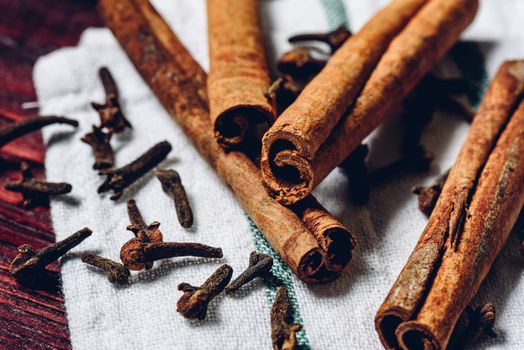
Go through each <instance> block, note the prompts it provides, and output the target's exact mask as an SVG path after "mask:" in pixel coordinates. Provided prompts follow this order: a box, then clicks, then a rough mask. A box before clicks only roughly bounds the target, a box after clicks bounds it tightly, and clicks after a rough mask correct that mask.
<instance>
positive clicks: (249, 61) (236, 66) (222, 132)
mask: <svg viewBox="0 0 524 350" xmlns="http://www.w3.org/2000/svg"><path fill="white" fill-rule="evenodd" d="M258 5H259V2H258V0H208V1H207V14H208V35H209V62H210V71H209V77H208V85H207V86H208V91H209V109H210V114H211V120H212V122H213V126H214V130H215V136H216V138H217V141H218V143H220V145H222V146H223V147H225V148H231V147H236V146H238V145H239V144H240V143H241V142H242V140H243V139H244V136H245V134H246V132H247V131H248V129H249V127H250V126H253V124H256V123H263V122H265V123H266V124H267V125H268V126H269V125H270V124H271V123H273V121H274V120H275V118H276V113H275V110H274V108H273V106H272V105H271V104H270V102H269V101H268V99H267V98H266V97H265V92H266V91H267V90H268V88H269V86H270V83H271V82H270V81H271V79H270V76H269V69H268V66H267V60H266V55H265V52H266V50H265V48H264V38H263V33H262V29H261V26H260V19H259V14H258Z"/></svg>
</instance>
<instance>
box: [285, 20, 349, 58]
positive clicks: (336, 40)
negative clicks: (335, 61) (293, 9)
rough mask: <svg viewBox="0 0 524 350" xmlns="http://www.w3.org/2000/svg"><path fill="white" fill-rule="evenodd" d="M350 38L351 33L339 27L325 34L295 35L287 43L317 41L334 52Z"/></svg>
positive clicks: (343, 27)
mask: <svg viewBox="0 0 524 350" xmlns="http://www.w3.org/2000/svg"><path fill="white" fill-rule="evenodd" d="M349 37H351V32H350V31H349V30H348V29H347V28H346V27H345V26H340V27H338V28H337V29H335V30H333V31H330V32H327V33H308V34H297V35H293V36H292V37H290V38H289V42H290V43H292V44H296V43H300V42H304V41H319V42H322V43H326V44H328V45H329V48H330V49H331V52H335V51H336V50H337V49H338V48H339V47H341V46H342V44H344V43H345V42H346V40H347V39H349Z"/></svg>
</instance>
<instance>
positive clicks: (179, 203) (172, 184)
mask: <svg viewBox="0 0 524 350" xmlns="http://www.w3.org/2000/svg"><path fill="white" fill-rule="evenodd" d="M156 177H157V178H158V180H159V181H160V183H161V184H162V189H163V190H164V192H166V193H167V194H169V195H170V196H171V197H173V200H174V202H175V208H176V215H177V217H178V222H179V223H180V225H181V226H182V227H184V228H189V227H191V225H193V212H192V210H191V205H190V204H189V200H188V199H187V195H186V190H185V189H184V186H183V185H182V180H181V179H180V174H178V172H177V171H176V170H173V169H158V170H157V171H156Z"/></svg>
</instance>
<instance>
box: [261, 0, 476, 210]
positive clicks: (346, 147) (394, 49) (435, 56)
mask: <svg viewBox="0 0 524 350" xmlns="http://www.w3.org/2000/svg"><path fill="white" fill-rule="evenodd" d="M424 3H425V4H426V5H425V6H423V7H422V8H421V9H420V10H419V11H418V12H417V13H416V14H415V15H414V17H413V18H412V19H411V21H410V22H409V23H408V24H407V25H406V27H405V28H404V29H403V30H402V31H401V32H400V34H399V35H398V36H397V37H395V38H394V39H393V40H392V41H391V43H390V44H389V46H388V47H387V50H385V52H384V55H382V57H381V58H380V61H379V62H378V64H377V65H376V68H375V69H374V71H373V72H372V73H371V75H370V77H369V79H368V80H367V82H366V83H365V85H364V87H363V90H362V92H360V95H359V96H358V98H357V99H356V101H354V104H353V106H352V107H351V108H350V109H349V111H348V112H347V114H346V115H344V116H343V117H342V118H340V115H339V113H343V112H344V110H345V109H346V108H347V107H349V105H348V104H347V103H349V104H351V103H352V102H353V99H354V97H355V94H356V93H355V94H352V95H345V94H341V95H340V96H339V97H340V98H341V99H342V100H345V101H346V100H349V102H347V101H346V102H347V103H345V104H341V102H338V100H337V99H336V98H333V99H331V98H327V96H325V92H324V91H325V90H328V89H338V81H340V80H341V78H340V76H344V75H345V74H344V73H343V72H341V71H338V75H336V79H333V77H332V78H331V79H330V81H329V84H328V86H326V87H325V88H324V89H322V90H320V89H319V90H318V91H314V93H315V94H316V95H318V96H321V97H322V99H324V100H327V101H329V104H328V105H327V106H323V107H322V111H324V112H325V113H327V114H333V115H337V116H338V117H337V118H340V119H341V120H340V122H339V123H338V124H337V125H336V126H335V124H336V122H337V121H339V119H336V120H335V121H333V120H332V119H331V118H324V117H322V118H320V119H319V122H318V123H317V124H311V123H310V122H309V120H310V119H311V118H310V117H309V115H308V114H304V115H306V116H308V118H300V117H296V118H294V119H293V121H292V122H290V123H289V124H290V125H291V126H290V130H291V131H290V132H289V133H282V132H280V131H278V132H274V131H275V130H277V129H276V128H277V127H278V123H279V122H284V121H285V120H286V119H284V118H283V117H282V118H279V119H278V121H277V122H276V123H275V125H277V126H274V127H273V128H272V130H270V131H268V133H267V134H266V135H265V137H264V147H263V152H262V172H263V181H264V185H265V187H266V189H267V190H268V192H269V193H270V195H271V196H273V197H274V198H276V199H277V200H278V201H279V202H280V203H283V204H285V205H290V204H293V203H295V202H297V201H298V200H301V199H303V198H304V197H306V196H307V195H308V194H309V193H311V191H312V190H313V188H314V187H316V185H318V184H319V183H320V182H321V181H322V180H323V179H324V178H325V177H326V176H327V175H328V174H329V173H330V172H331V171H332V170H333V169H334V168H335V167H337V166H338V165H339V164H340V163H342V162H343V161H344V159H346V158H347V157H348V156H349V155H350V154H351V153H352V152H353V151H354V150H355V149H356V148H357V147H358V146H359V145H360V144H361V142H362V140H363V139H364V138H365V137H366V136H367V135H369V134H370V133H371V131H373V130H374V129H375V128H376V127H377V126H378V125H379V124H380V123H381V122H382V121H383V120H384V119H385V118H386V117H387V116H389V115H391V114H392V113H391V112H392V110H393V109H394V108H395V107H396V106H398V105H399V104H400V103H401V102H402V100H403V99H404V98H405V97H406V96H407V95H408V94H409V93H410V91H411V90H413V88H414V87H415V86H416V84H417V83H418V82H419V81H420V80H421V79H422V78H423V77H424V76H425V75H426V74H427V73H428V72H429V70H430V69H431V67H433V65H434V64H435V63H436V62H438V61H439V60H440V59H441V58H442V57H443V56H444V55H445V53H446V52H447V51H448V50H449V49H450V48H451V47H452V46H453V44H454V43H455V42H456V41H457V39H458V37H459V36H460V33H461V32H462V31H463V30H464V29H465V28H466V27H467V25H468V24H469V23H470V22H471V21H472V20H473V18H474V17H475V14H476V11H477V8H478V0H432V1H429V2H424ZM391 6H392V5H391ZM384 11H386V10H384ZM358 35H359V34H356V35H355V36H354V37H358ZM354 37H353V38H354ZM353 38H351V39H349V40H348V45H349V43H350V42H352V40H353ZM371 47H373V46H371ZM367 48H368V49H369V47H367ZM343 49H344V47H342V48H340V49H339V51H340V50H343ZM373 50H375V48H374V47H373ZM339 51H337V53H336V54H335V55H337V54H338V52H339ZM366 54H367V52H366ZM329 65H330V64H329V63H328V66H329ZM352 68H353V67H352ZM371 68H373V66H372V67H371ZM326 69H327V67H326ZM326 69H324V71H326ZM339 69H340V68H339ZM324 71H322V73H323V72H324ZM322 73H320V75H322ZM320 75H319V76H320ZM364 79H366V76H365V75H364V78H362V77H361V76H360V75H356V76H354V77H352V79H351V80H349V82H347V84H348V85H351V84H356V85H357V86H359V89H360V86H361V85H362V83H363V80H364ZM342 81H343V80H342ZM312 84H313V83H312ZM311 86H313V87H314V86H315V85H310V86H309V87H308V88H309V89H310V90H311V89H313V88H312V87H311ZM306 90H307V88H306ZM345 91H348V90H347V89H346V90H345ZM357 92H358V90H357ZM301 96H307V95H306V94H305V91H304V93H303V94H302V95H301ZM349 97H350V98H349ZM299 100H304V99H301V98H300V97H299V99H298V100H297V102H296V103H295V105H296V108H297V110H300V109H299V108H306V107H307V106H308V103H307V101H306V102H304V103H300V104H299ZM290 110H291V111H292V110H293V108H292V107H290V108H289V109H288V111H290ZM285 114H286V112H285V113H284V115H285ZM295 115H296V116H299V115H301V113H296V114H295ZM306 119H307V121H308V122H307V123H304V120H306ZM301 121H302V124H306V126H307V127H309V126H310V125H313V126H314V128H311V129H310V130H311V133H310V134H308V135H307V136H306V137H304V138H302V137H301V136H300V132H302V126H300V127H296V126H297V125H300V122H301ZM291 128H294V130H293V129H291ZM297 130H301V131H297ZM308 130H309V129H308ZM329 133H331V134H329ZM279 135H280V136H279ZM304 135H306V134H304ZM328 135H329V137H328ZM302 140H303V141H304V142H302Z"/></svg>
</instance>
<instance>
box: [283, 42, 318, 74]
mask: <svg viewBox="0 0 524 350" xmlns="http://www.w3.org/2000/svg"><path fill="white" fill-rule="evenodd" d="M325 65H326V61H325V60H320V59H317V58H314V57H313V56H312V55H311V53H310V51H309V49H308V48H306V47H296V48H294V49H293V50H291V51H289V52H286V53H284V54H283V55H282V56H281V57H280V58H279V59H278V61H277V69H278V71H279V72H280V73H282V74H284V75H288V76H290V77H293V79H298V80H301V79H306V78H310V77H312V76H315V75H316V74H317V73H318V72H320V71H321V70H322V68H324V66H325Z"/></svg>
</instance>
